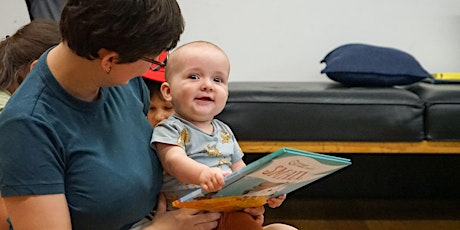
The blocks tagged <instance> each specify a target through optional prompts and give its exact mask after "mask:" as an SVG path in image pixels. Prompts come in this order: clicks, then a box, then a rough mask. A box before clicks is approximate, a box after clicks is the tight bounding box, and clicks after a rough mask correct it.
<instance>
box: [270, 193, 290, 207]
mask: <svg viewBox="0 0 460 230" xmlns="http://www.w3.org/2000/svg"><path fill="white" fill-rule="evenodd" d="M285 199H286V194H284V195H282V196H279V197H272V198H270V199H268V200H267V204H268V206H269V207H270V208H277V207H279V206H280V205H281V204H282V203H283V201H284V200H285Z"/></svg>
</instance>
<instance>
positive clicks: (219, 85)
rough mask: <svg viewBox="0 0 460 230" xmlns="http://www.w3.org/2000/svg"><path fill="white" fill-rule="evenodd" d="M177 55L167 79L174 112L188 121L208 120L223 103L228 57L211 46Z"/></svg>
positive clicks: (225, 94) (228, 65)
mask: <svg viewBox="0 0 460 230" xmlns="http://www.w3.org/2000/svg"><path fill="white" fill-rule="evenodd" d="M181 55H182V57H180V59H179V60H176V61H177V62H176V63H175V64H176V65H175V67H177V69H176V70H175V71H174V74H173V75H172V79H171V81H168V82H169V84H170V89H171V97H172V103H173V105H174V111H175V113H176V114H177V115H179V116H180V117H183V118H184V119H187V120H189V121H191V122H195V121H196V122H203V121H210V120H212V119H213V118H214V116H216V115H217V114H219V113H220V112H221V111H222V110H223V109H224V107H225V104H226V102H227V97H228V77H229V69H230V64H229V61H228V58H227V56H226V55H225V54H223V53H222V51H220V50H218V49H215V48H213V47H204V48H203V47H201V48H200V49H197V48H196V49H195V48H190V49H188V50H182V51H181Z"/></svg>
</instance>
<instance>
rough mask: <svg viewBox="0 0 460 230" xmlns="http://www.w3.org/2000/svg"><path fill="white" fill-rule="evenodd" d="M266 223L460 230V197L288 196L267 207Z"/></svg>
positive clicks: (316, 229)
mask: <svg viewBox="0 0 460 230" xmlns="http://www.w3.org/2000/svg"><path fill="white" fill-rule="evenodd" d="M265 222H266V223H276V222H278V223H279V222H282V223H287V224H290V225H293V226H295V227H297V228H299V229H302V230H304V229H305V230H309V229H314V230H321V229H324V230H335V229H340V230H343V229H357V230H360V229H364V230H393V229H395V230H399V229H401V230H402V229H404V230H406V229H408V230H412V229H414V230H415V229H417V230H425V229H427V230H431V229H434V230H451V229H452V230H454V229H455V230H459V229H460V200H423V199H419V200H375V199H369V200H331V199H330V200H319V199H315V200H313V199H312V200H307V199H287V200H286V201H285V203H284V204H283V205H282V206H281V207H279V208H276V209H270V208H267V211H266V215H265Z"/></svg>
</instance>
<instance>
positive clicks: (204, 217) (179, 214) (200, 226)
mask: <svg viewBox="0 0 460 230" xmlns="http://www.w3.org/2000/svg"><path fill="white" fill-rule="evenodd" d="M199 212H200V211H199V210H195V209H188V208H181V209H178V210H174V211H166V198H165V196H164V194H160V196H159V198H158V207H157V210H156V213H155V216H154V218H153V220H152V223H151V224H150V225H149V226H148V227H146V228H144V229H146V230H147V229H152V230H157V229H162V230H167V229H178V230H183V229H191V230H211V229H214V228H216V227H217V223H218V221H219V218H220V213H217V212H209V213H199Z"/></svg>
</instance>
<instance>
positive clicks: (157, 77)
mask: <svg viewBox="0 0 460 230" xmlns="http://www.w3.org/2000/svg"><path fill="white" fill-rule="evenodd" d="M167 56H168V51H163V52H161V53H160V55H158V60H160V61H164V60H165V59H166V57H167ZM156 66H157V64H152V66H151V67H150V69H149V70H147V72H145V73H144V74H142V77H143V78H146V79H150V80H153V81H158V82H165V81H166V80H165V68H164V67H161V68H159V69H158V70H155V71H152V69H153V68H155V67H156Z"/></svg>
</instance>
